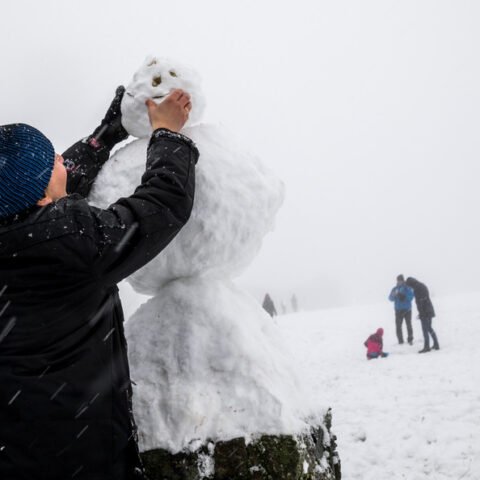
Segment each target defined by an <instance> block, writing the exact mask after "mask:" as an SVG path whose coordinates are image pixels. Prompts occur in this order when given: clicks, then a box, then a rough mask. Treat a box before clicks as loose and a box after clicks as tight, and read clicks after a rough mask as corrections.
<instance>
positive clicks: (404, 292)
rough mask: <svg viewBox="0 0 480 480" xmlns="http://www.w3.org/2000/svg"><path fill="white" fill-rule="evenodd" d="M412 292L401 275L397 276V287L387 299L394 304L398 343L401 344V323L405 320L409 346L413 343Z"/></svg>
mask: <svg viewBox="0 0 480 480" xmlns="http://www.w3.org/2000/svg"><path fill="white" fill-rule="evenodd" d="M413 297H414V293H413V290H412V289H411V288H410V287H409V286H408V285H407V284H406V283H405V278H404V277H403V275H398V276H397V285H396V286H395V287H393V288H392V291H391V292H390V295H389V296H388V299H389V300H390V301H391V302H394V307H395V325H396V328H397V339H398V343H400V344H402V343H403V331H402V323H403V320H405V324H406V325H407V335H408V336H407V341H408V343H409V344H410V345H412V343H413V330H412V300H413Z"/></svg>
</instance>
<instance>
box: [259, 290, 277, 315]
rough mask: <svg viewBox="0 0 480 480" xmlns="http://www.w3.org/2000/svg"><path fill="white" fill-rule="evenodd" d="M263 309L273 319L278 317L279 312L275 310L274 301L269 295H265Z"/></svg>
mask: <svg viewBox="0 0 480 480" xmlns="http://www.w3.org/2000/svg"><path fill="white" fill-rule="evenodd" d="M262 307H263V308H264V310H266V311H267V312H268V314H269V315H270V316H271V317H273V316H275V315H277V310H276V308H275V305H274V303H273V300H272V298H271V297H270V295H269V294H268V293H267V294H265V298H264V299H263V303H262Z"/></svg>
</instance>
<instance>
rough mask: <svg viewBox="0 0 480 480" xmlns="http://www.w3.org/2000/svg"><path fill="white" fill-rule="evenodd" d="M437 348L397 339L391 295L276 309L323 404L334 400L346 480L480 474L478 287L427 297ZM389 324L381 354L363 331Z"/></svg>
mask: <svg viewBox="0 0 480 480" xmlns="http://www.w3.org/2000/svg"><path fill="white" fill-rule="evenodd" d="M433 303H434V306H435V308H436V311H437V317H436V318H435V319H434V322H433V328H434V329H435V331H436V332H437V335H438V338H439V342H440V347H441V350H440V351H433V352H430V353H427V354H423V355H419V354H418V353H417V352H418V350H420V349H421V348H422V346H423V341H422V334H421V328H420V321H419V320H416V319H414V320H413V328H414V335H415V340H414V344H413V346H409V345H408V344H404V345H398V344H397V343H396V337H395V329H394V318H393V309H392V306H391V304H389V302H385V304H381V305H373V306H367V307H356V308H348V309H347V308H344V309H335V310H322V311H317V312H309V313H298V314H291V315H285V316H280V317H277V318H276V320H275V321H276V322H277V323H278V325H279V326H280V328H281V329H282V330H283V331H284V332H285V333H286V334H287V335H288V337H289V338H290V339H291V344H292V346H293V348H294V349H295V350H296V356H297V358H298V361H299V364H300V365H301V366H302V367H303V373H302V375H304V376H305V382H306V383H308V384H309V389H311V395H313V396H315V397H316V398H318V404H319V406H325V405H330V406H332V408H333V421H334V430H335V433H336V435H337V437H338V448H339V453H340V457H341V460H342V470H343V479H344V480H354V479H358V480H378V479H389V480H397V479H407V480H423V479H429V480H444V479H451V480H460V479H462V480H480V346H479V340H480V295H478V294H477V295H462V296H456V297H449V298H446V299H436V298H433ZM378 327H383V328H384V329H385V336H384V349H385V351H389V352H390V356H389V357H388V358H386V359H378V360H371V361H367V360H366V359H365V348H364V346H363V342H364V340H365V339H366V338H367V336H368V335H369V334H370V333H373V332H374V331H375V330H376V329H377V328H378Z"/></svg>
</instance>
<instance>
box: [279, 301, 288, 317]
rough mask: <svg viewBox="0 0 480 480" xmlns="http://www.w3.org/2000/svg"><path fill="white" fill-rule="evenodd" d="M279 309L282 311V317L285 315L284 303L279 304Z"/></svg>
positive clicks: (285, 307)
mask: <svg viewBox="0 0 480 480" xmlns="http://www.w3.org/2000/svg"><path fill="white" fill-rule="evenodd" d="M280 308H281V309H282V315H285V314H286V313H287V306H286V305H285V303H283V302H282V303H281V304H280Z"/></svg>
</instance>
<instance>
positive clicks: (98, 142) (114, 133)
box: [88, 85, 128, 150]
mask: <svg viewBox="0 0 480 480" xmlns="http://www.w3.org/2000/svg"><path fill="white" fill-rule="evenodd" d="M124 93H125V87H124V86H122V85H121V86H120V87H118V88H117V90H116V91H115V98H114V99H113V101H112V103H111V104H110V107H109V108H108V110H107V113H106V114H105V117H104V119H103V120H102V123H101V124H100V126H99V127H97V128H96V129H95V131H94V132H93V135H91V136H90V137H88V144H90V145H91V146H92V147H94V148H97V149H98V148H101V147H106V148H108V149H109V150H111V149H112V148H113V147H114V146H115V145H116V144H117V143H120V142H121V141H122V140H125V139H126V138H127V137H128V133H127V131H126V130H125V129H124V128H123V125H122V111H121V109H120V104H121V103H122V98H123V94H124Z"/></svg>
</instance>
